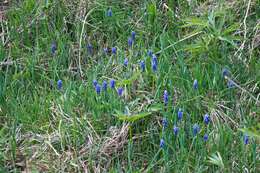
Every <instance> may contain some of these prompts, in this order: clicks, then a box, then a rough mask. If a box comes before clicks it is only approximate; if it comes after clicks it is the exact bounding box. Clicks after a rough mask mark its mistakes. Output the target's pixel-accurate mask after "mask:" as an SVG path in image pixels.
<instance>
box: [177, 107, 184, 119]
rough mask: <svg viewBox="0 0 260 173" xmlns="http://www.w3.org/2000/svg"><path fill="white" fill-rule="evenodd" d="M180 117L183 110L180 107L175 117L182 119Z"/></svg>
mask: <svg viewBox="0 0 260 173" xmlns="http://www.w3.org/2000/svg"><path fill="white" fill-rule="evenodd" d="M182 117H183V111H182V110H181V109H179V110H178V113H177V118H178V120H179V121H180V120H182Z"/></svg>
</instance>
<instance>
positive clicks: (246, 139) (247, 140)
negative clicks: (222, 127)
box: [244, 134, 249, 145]
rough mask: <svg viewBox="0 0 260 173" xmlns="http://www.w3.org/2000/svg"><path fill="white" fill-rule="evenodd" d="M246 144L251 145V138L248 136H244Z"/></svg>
mask: <svg viewBox="0 0 260 173" xmlns="http://www.w3.org/2000/svg"><path fill="white" fill-rule="evenodd" d="M244 144H245V145H247V144H249V136H248V135H247V134H245V135H244Z"/></svg>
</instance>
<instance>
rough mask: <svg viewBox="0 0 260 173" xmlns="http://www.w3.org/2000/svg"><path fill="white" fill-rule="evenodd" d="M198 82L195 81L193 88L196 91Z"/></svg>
mask: <svg viewBox="0 0 260 173" xmlns="http://www.w3.org/2000/svg"><path fill="white" fill-rule="evenodd" d="M198 85H199V84H198V80H197V79H195V80H194V82H193V88H194V89H195V90H197V89H198Z"/></svg>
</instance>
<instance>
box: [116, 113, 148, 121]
mask: <svg viewBox="0 0 260 173" xmlns="http://www.w3.org/2000/svg"><path fill="white" fill-rule="evenodd" d="M151 113H152V112H143V113H139V114H134V115H124V114H123V113H121V114H116V115H115V116H116V117H117V118H118V119H119V120H122V121H128V122H135V121H138V120H140V119H143V118H145V117H147V116H149V115H151Z"/></svg>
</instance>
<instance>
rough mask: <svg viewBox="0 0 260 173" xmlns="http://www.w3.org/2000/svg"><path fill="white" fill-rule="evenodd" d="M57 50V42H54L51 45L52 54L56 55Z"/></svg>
mask: <svg viewBox="0 0 260 173" xmlns="http://www.w3.org/2000/svg"><path fill="white" fill-rule="evenodd" d="M56 50H57V44H56V42H52V44H51V53H52V54H53V55H54V54H55V52H56Z"/></svg>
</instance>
